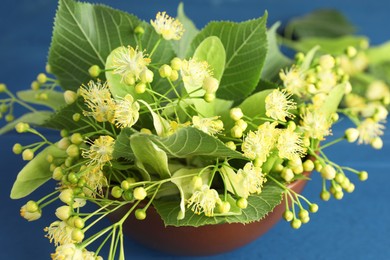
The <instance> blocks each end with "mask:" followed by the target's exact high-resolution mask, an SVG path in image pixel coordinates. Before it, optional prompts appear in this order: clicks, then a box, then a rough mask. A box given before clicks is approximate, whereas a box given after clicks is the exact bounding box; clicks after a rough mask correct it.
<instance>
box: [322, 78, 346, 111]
mask: <svg viewBox="0 0 390 260" xmlns="http://www.w3.org/2000/svg"><path fill="white" fill-rule="evenodd" d="M345 88H346V83H342V84H339V85H337V86H336V87H334V88H333V89H332V90H331V91H330V92H329V94H328V96H327V97H326V99H325V100H324V103H323V105H322V106H321V107H320V108H319V110H320V111H321V112H322V113H324V115H325V116H326V117H327V118H329V117H330V116H331V115H332V114H333V113H335V112H336V111H337V108H338V107H339V105H340V102H341V100H342V99H343V97H344V94H345Z"/></svg>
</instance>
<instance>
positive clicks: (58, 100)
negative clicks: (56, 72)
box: [16, 90, 66, 110]
mask: <svg viewBox="0 0 390 260" xmlns="http://www.w3.org/2000/svg"><path fill="white" fill-rule="evenodd" d="M41 93H45V94H46V95H47V99H44V100H43V99H39V98H36V96H37V95H38V96H39V94H41ZM16 94H17V96H18V98H20V99H21V100H23V101H25V102H28V103H31V104H37V105H43V106H47V107H50V108H52V109H53V110H56V109H60V108H61V107H64V106H66V103H65V99H64V93H63V92H59V91H55V90H38V91H37V90H23V91H19V92H17V93H16Z"/></svg>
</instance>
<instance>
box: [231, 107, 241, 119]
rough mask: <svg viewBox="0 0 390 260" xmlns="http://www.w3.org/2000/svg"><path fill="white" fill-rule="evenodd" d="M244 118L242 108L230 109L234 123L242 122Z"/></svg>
mask: <svg viewBox="0 0 390 260" xmlns="http://www.w3.org/2000/svg"><path fill="white" fill-rule="evenodd" d="M243 116H244V113H242V110H241V108H239V107H235V108H232V109H230V118H231V119H233V120H234V121H238V120H240V119H241V118H242V117H243Z"/></svg>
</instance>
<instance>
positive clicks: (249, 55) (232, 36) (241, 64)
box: [190, 14, 267, 100]
mask: <svg viewBox="0 0 390 260" xmlns="http://www.w3.org/2000/svg"><path fill="white" fill-rule="evenodd" d="M266 20H267V14H265V15H264V16H263V17H262V18H259V19H256V20H251V21H246V22H242V23H232V22H211V23H209V24H208V25H207V26H206V27H205V28H204V29H203V30H202V31H201V32H200V33H199V34H198V35H197V36H196V37H195V38H194V40H193V42H192V44H191V49H192V52H193V51H195V49H196V48H197V46H199V44H200V43H201V42H202V41H203V40H204V39H205V38H207V37H209V36H217V37H218V38H219V39H220V40H221V42H222V44H223V46H224V47H225V51H226V64H225V71H224V74H223V76H222V79H221V83H220V87H219V89H218V92H217V97H219V98H222V99H232V100H240V99H243V98H244V97H246V96H248V95H249V94H250V93H251V92H252V91H253V90H254V89H255V87H256V85H257V83H258V81H259V79H260V75H261V70H262V66H263V64H264V60H265V57H266V54H267V32H266ZM190 53H191V52H190ZM253 64H256V66H253Z"/></svg>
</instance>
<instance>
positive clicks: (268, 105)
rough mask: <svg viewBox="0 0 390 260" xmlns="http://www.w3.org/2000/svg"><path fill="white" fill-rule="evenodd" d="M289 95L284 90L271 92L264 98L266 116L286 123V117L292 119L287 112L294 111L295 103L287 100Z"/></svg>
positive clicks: (291, 115)
mask: <svg viewBox="0 0 390 260" xmlns="http://www.w3.org/2000/svg"><path fill="white" fill-rule="evenodd" d="M290 97H291V94H290V93H288V92H287V91H286V90H282V91H280V90H279V89H275V90H273V91H272V92H271V93H270V94H268V95H267V97H266V98H265V110H266V115H267V116H268V117H271V118H273V119H275V120H280V121H282V122H286V117H289V118H293V117H294V115H293V114H291V113H290V112H289V111H290V110H292V109H296V103H295V102H294V101H292V100H289V98H290Z"/></svg>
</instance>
